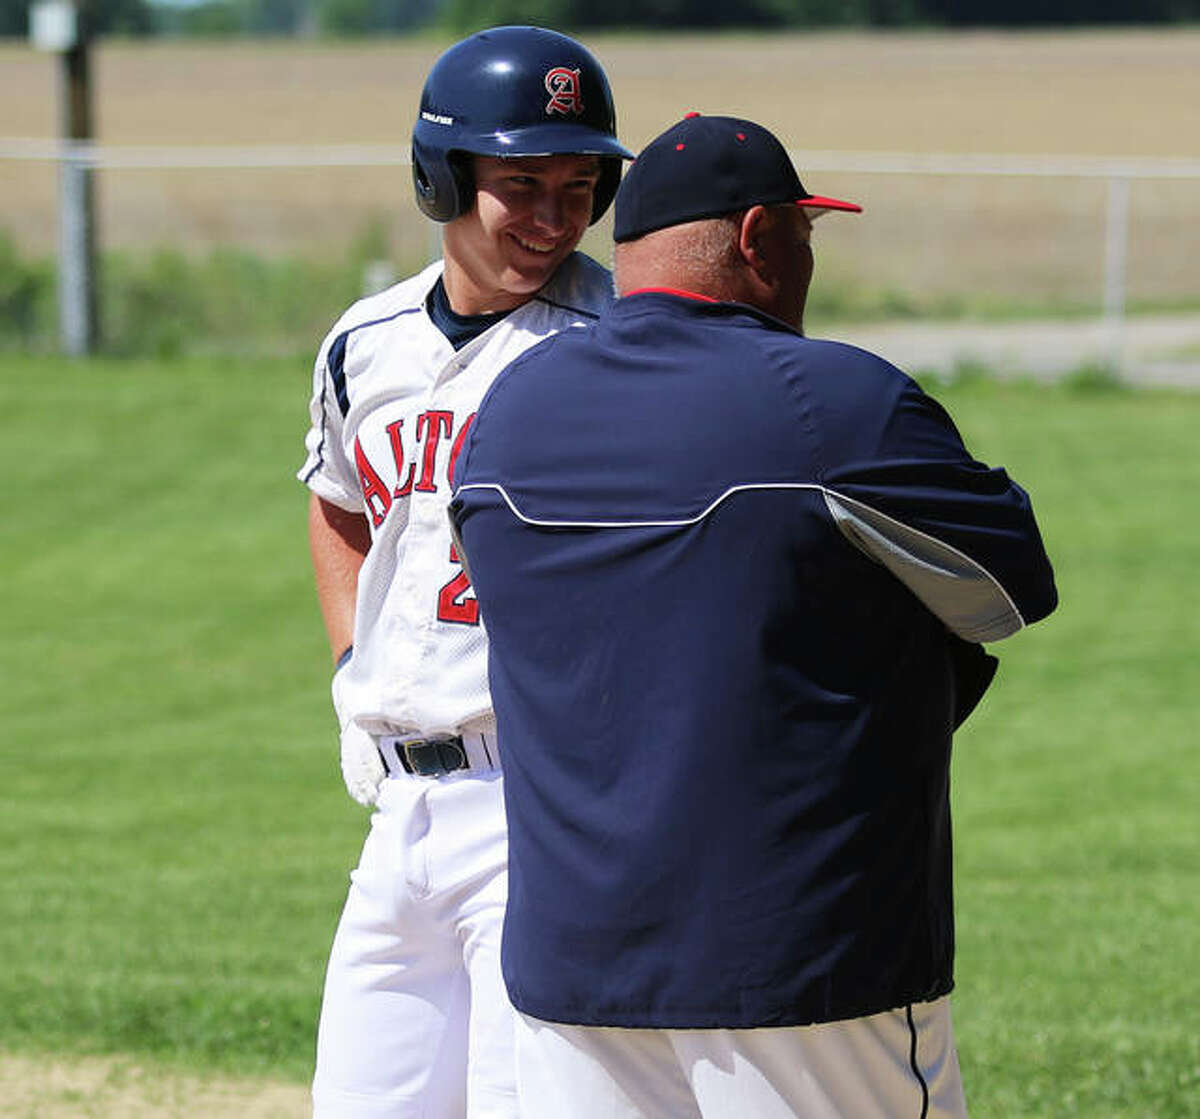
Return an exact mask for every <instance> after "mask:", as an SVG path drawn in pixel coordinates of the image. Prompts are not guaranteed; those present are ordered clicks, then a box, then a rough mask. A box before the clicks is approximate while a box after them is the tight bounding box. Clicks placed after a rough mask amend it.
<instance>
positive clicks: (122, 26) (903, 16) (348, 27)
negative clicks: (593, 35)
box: [0, 0, 1200, 37]
mask: <svg viewBox="0 0 1200 1119" xmlns="http://www.w3.org/2000/svg"><path fill="white" fill-rule="evenodd" d="M79 2H80V3H81V4H82V5H83V9H84V11H85V15H86V19H87V21H88V23H89V25H90V27H91V28H92V30H93V31H94V33H95V34H99V35H135V36H136V35H335V36H336V35H361V34H368V33H377V32H384V33H407V32H413V31H419V30H423V29H428V28H433V29H437V30H441V31H445V32H448V33H464V32H469V31H473V30H476V29H478V28H481V27H489V26H495V25H498V24H505V23H533V24H540V25H542V26H545V27H554V28H558V29H560V30H563V31H588V30H607V29H624V28H630V29H638V28H645V29H654V30H683V29H692V28H695V29H716V28H758V29H763V28H853V27H864V28H869V27H881V28H901V27H913V28H922V27H925V28H937V27H948V28H968V27H999V28H1010V27H1011V28H1016V27H1043V28H1044V27H1074V26H1082V25H1104V24H1110V25H1111V24H1163V23H1183V22H1192V21H1200V0H735V2H734V3H730V2H729V0H605V3H603V4H597V3H596V2H595V0H79ZM28 12H29V0H0V36H9V37H24V36H26V35H27V34H28Z"/></svg>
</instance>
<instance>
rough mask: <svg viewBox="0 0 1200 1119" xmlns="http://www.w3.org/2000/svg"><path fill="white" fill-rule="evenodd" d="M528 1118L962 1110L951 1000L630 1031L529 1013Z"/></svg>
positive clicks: (523, 1074) (523, 1053)
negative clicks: (840, 1014) (737, 1025)
mask: <svg viewBox="0 0 1200 1119" xmlns="http://www.w3.org/2000/svg"><path fill="white" fill-rule="evenodd" d="M517 1084H518V1095H519V1098H520V1105H521V1117H522V1119H567V1117H569V1119H964V1117H965V1116H966V1113H967V1111H966V1103H965V1101H964V1099H963V1089H962V1079H961V1077H960V1075H959V1069H958V1057H957V1055H956V1053H955V1048H954V1033H953V1028H952V1026H951V1023H950V1000H949V999H948V998H943V999H938V1000H937V1001H936V1002H932V1003H918V1004H916V1005H914V1006H911V1007H905V1008H902V1009H900V1010H893V1011H888V1012H887V1013H884V1014H876V1015H873V1016H871V1017H869V1018H855V1019H853V1020H850V1021H845V1022H830V1023H827V1024H824V1025H818V1026H802V1027H794V1028H788V1029H753V1030H627V1029H602V1028H597V1027H592V1026H563V1025H558V1024H556V1023H552V1022H542V1021H539V1020H537V1019H535V1018H528V1017H524V1016H522V1017H520V1018H519V1020H518V1023H517Z"/></svg>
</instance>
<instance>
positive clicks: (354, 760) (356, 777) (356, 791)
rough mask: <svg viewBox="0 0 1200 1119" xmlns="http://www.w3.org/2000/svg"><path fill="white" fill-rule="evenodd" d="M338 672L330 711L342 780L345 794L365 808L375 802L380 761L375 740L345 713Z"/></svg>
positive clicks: (335, 676) (380, 782) (333, 687)
mask: <svg viewBox="0 0 1200 1119" xmlns="http://www.w3.org/2000/svg"><path fill="white" fill-rule="evenodd" d="M342 673H343V669H342V668H339V669H338V670H337V671H336V672H335V673H334V674H333V684H332V687H331V690H332V692H333V709H334V711H336V712H337V717H338V726H339V727H341V746H340V750H341V765H342V780H343V781H345V782H346V792H348V793H349V794H350V795H351V796H352V797H353V798H354V799H355V800H356V801H358V803H359V804H363V805H366V806H367V807H368V808H369V807H371V806H372V805H374V804H375V803H376V802H377V801H378V800H379V786H380V785H382V784H383V779H384V777H385V776H386V774H385V772H384V768H383V760H382V759H381V758H380V756H379V751H378V749H376V747H375V739H374V738H372V737H371V736H370V735H369V734H368V733H367V732H366V731H365V730H363V729H362V727H360V726H359V725H358V724H357V723H356V722H354V720H353V719H349V718H348V717H347V715H346V713H345V704H344V701H343V697H342V686H341V685H342Z"/></svg>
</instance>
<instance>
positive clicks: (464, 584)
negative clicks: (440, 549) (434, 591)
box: [437, 544, 479, 626]
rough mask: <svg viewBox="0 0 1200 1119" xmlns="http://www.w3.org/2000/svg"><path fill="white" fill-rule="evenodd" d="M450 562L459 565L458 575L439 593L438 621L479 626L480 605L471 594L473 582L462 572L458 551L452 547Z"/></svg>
mask: <svg viewBox="0 0 1200 1119" xmlns="http://www.w3.org/2000/svg"><path fill="white" fill-rule="evenodd" d="M450 562H451V563H457V564H458V565H459V570H458V574H457V575H455V576H454V578H453V579H451V580H450V582H448V583H447V584H446V585H445V586H444V587H443V588H442V589H441V590H440V591H439V592H438V610H437V616H438V621H441V622H458V623H459V624H460V625H466V626H476V625H478V624H479V603H478V602H477V601H476V599H475V596H474V595H473V594H471V580H470V579H468V578H467V573H466V572H465V571H463V570H462V560H460V559H459V558H458V549H457V548H455V547H454V545H453V544H451V545H450Z"/></svg>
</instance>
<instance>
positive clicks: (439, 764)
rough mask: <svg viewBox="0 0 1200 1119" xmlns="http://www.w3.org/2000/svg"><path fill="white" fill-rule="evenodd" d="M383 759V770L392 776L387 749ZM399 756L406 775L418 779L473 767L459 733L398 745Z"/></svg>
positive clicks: (399, 743) (381, 753)
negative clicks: (412, 775) (414, 776)
mask: <svg viewBox="0 0 1200 1119" xmlns="http://www.w3.org/2000/svg"><path fill="white" fill-rule="evenodd" d="M379 757H380V759H381V760H382V761H383V768H384V769H386V770H387V771H388V772H389V773H390V772H391V771H392V763H391V759H390V758H389V757H388V755H387V754H386V753H385V752H384V751H383V750H380V751H379ZM396 757H397V758H399V760H400V764H401V765H402V766H403V767H404V772H405V773H412V774H415V775H416V776H418V777H440V776H441V775H442V774H443V773H453V772H454V771H455V770H458V769H466V768H467V767H468V766H469V765H470V764H471V763H470V760H469V759H468V758H467V750H466V747H465V746H464V745H463V740H462V735H459V734H439V735H433V736H432V737H430V738H412V739H409V740H408V741H407V742H397V743H396Z"/></svg>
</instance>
